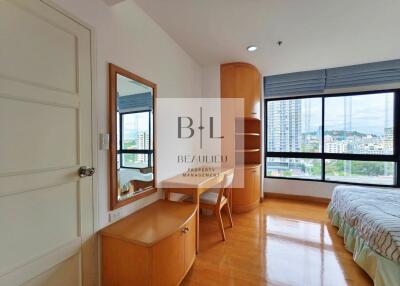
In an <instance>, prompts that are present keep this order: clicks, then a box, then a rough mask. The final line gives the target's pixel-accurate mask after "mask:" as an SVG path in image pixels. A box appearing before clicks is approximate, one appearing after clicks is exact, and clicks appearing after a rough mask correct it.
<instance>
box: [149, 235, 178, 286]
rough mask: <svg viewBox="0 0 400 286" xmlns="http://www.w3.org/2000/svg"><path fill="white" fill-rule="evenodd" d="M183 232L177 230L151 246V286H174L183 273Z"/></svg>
mask: <svg viewBox="0 0 400 286" xmlns="http://www.w3.org/2000/svg"><path fill="white" fill-rule="evenodd" d="M184 240H185V234H184V233H183V232H182V231H181V230H178V231H177V232H176V233H175V234H173V235H171V236H169V237H168V238H166V239H164V240H162V241H160V242H159V243H157V244H156V245H154V246H153V248H152V260H153V262H152V263H153V267H152V284H151V285H152V286H175V285H178V283H179V282H180V281H181V279H182V277H183V275H184V272H185V271H184V267H185V255H184V243H185V241H184Z"/></svg>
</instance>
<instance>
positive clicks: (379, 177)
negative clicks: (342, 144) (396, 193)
mask: <svg viewBox="0 0 400 286" xmlns="http://www.w3.org/2000/svg"><path fill="white" fill-rule="evenodd" d="M325 162H326V163H325V164H326V165H325V178H326V180H327V181H340V182H350V183H360V184H377V185H378V184H379V185H393V182H394V175H393V174H394V163H393V162H376V161H350V160H326V161H325Z"/></svg>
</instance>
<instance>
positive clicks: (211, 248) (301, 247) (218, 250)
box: [181, 199, 373, 286]
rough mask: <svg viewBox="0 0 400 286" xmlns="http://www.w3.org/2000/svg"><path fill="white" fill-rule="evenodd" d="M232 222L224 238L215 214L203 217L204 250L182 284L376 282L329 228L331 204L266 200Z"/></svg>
mask: <svg viewBox="0 0 400 286" xmlns="http://www.w3.org/2000/svg"><path fill="white" fill-rule="evenodd" d="M233 221H234V227H233V228H227V229H226V236H227V241H226V242H222V241H221V236H220V233H219V231H218V226H217V223H216V221H215V219H214V217H213V216H205V215H203V216H201V219H200V253H199V255H198V256H197V259H196V261H195V264H194V266H193V267H192V269H191V270H190V272H189V273H188V275H187V276H186V278H185V279H184V281H183V282H182V284H181V285H193V286H195V285H207V286H213V285H232V286H233V285H246V286H247V285H249V286H251V285H307V286H312V285H321V286H322V285H332V286H341V285H357V286H369V285H373V283H372V281H371V280H370V279H369V277H368V275H367V274H365V273H364V272H363V271H362V270H361V269H360V268H359V267H358V266H357V265H356V264H355V263H354V262H353V260H352V255H351V253H349V252H348V251H346V250H345V248H344V246H343V239H342V238H341V237H339V236H337V235H336V232H337V229H336V228H334V227H332V226H330V223H329V219H328V217H327V215H326V205H323V204H317V203H303V202H298V201H291V200H281V199H267V200H265V201H264V203H262V204H261V205H260V207H259V208H258V209H256V210H254V211H252V212H250V213H246V214H241V215H234V217H233ZM224 222H226V223H225V225H226V226H228V225H229V224H228V221H227V218H226V216H225V217H224Z"/></svg>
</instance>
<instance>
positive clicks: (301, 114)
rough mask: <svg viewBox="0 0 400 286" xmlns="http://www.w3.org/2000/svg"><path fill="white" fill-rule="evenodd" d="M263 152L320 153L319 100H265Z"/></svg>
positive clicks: (320, 122) (320, 121)
mask: <svg viewBox="0 0 400 286" xmlns="http://www.w3.org/2000/svg"><path fill="white" fill-rule="evenodd" d="M267 118H268V120H267V150H268V151H270V152H321V130H322V127H321V126H322V99H321V98H303V99H289V100H274V101H268V104H267Z"/></svg>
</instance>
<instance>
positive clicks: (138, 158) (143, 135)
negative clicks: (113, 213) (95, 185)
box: [110, 65, 155, 209]
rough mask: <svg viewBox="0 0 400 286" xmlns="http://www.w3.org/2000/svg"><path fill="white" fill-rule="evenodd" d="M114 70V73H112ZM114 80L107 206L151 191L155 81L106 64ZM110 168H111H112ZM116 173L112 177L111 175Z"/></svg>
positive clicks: (116, 204)
mask: <svg viewBox="0 0 400 286" xmlns="http://www.w3.org/2000/svg"><path fill="white" fill-rule="evenodd" d="M113 71H114V74H112V73H113ZM110 79H113V80H114V81H115V83H114V85H113V87H112V89H111V91H114V92H110V96H115V100H113V99H112V98H110V104H112V103H113V102H115V108H113V107H111V115H112V116H114V120H112V122H114V123H112V124H115V125H114V126H115V128H111V140H113V142H112V146H113V148H110V149H111V150H110V151H111V152H114V153H115V154H112V155H111V164H110V166H111V168H112V170H111V178H112V179H111V183H112V184H115V185H116V186H115V185H114V186H111V196H112V198H111V209H114V208H116V207H119V206H121V205H124V204H125V203H124V202H129V201H133V200H135V199H138V198H141V197H144V196H145V195H146V193H152V192H151V191H155V188H154V186H155V184H154V163H153V161H154V159H153V157H154V144H153V134H154V128H153V102H154V93H155V85H154V84H153V83H151V82H148V81H146V80H144V79H142V78H140V77H138V76H136V75H134V74H131V73H129V72H127V71H125V70H122V69H120V68H118V67H116V66H114V65H110ZM113 169H114V170H113ZM114 175H116V178H113V176H114Z"/></svg>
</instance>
